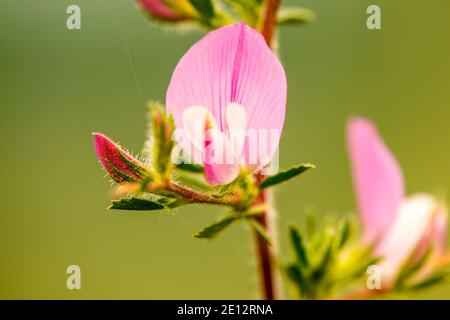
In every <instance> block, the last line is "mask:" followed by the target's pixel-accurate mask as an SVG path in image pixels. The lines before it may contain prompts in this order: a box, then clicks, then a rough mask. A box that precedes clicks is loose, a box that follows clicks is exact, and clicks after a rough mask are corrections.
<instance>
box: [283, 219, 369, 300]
mask: <svg viewBox="0 0 450 320" xmlns="http://www.w3.org/2000/svg"><path fill="white" fill-rule="evenodd" d="M310 227H311V226H310ZM314 228H315V230H313V231H312V232H311V235H308V236H305V235H304V234H303V233H302V232H301V231H300V230H299V229H298V228H297V227H295V226H291V227H290V228H289V239H290V243H291V247H292V251H293V253H294V257H295V259H294V260H293V261H291V262H290V263H288V264H287V265H285V266H284V268H283V270H284V274H285V275H286V278H287V280H288V282H289V283H290V285H291V288H293V289H294V290H293V291H294V294H295V295H296V297H297V298H305V299H322V298H328V297H331V296H334V295H335V294H336V293H338V292H340V291H341V290H343V289H344V288H346V287H348V286H350V285H352V284H354V283H355V282H358V281H361V280H362V276H363V275H364V274H365V272H366V269H367V267H368V266H370V265H371V264H373V263H374V262H375V260H374V259H373V258H372V257H371V250H370V248H368V247H366V246H363V245H361V244H359V243H358V242H356V241H353V240H354V239H353V238H355V233H354V229H353V227H352V222H351V221H350V220H348V219H344V220H342V221H335V220H329V221H326V222H324V223H323V224H322V225H320V226H315V227H314Z"/></svg>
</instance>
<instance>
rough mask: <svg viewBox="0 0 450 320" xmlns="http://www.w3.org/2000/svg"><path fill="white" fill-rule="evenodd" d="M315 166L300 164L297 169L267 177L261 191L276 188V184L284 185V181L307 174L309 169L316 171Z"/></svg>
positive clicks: (261, 185)
mask: <svg viewBox="0 0 450 320" xmlns="http://www.w3.org/2000/svg"><path fill="white" fill-rule="evenodd" d="M314 168H315V166H314V165H313V164H310V163H305V164H299V165H297V166H295V167H292V168H290V169H288V170H285V171H281V172H278V173H277V174H274V175H272V176H269V177H267V178H266V179H265V180H264V181H263V182H262V183H261V184H260V185H259V189H260V190H262V189H265V188H267V187H271V186H274V185H276V184H279V183H282V182H284V181H287V180H289V179H291V178H293V177H295V176H298V175H299V174H301V173H303V172H305V171H306V170H309V169H314Z"/></svg>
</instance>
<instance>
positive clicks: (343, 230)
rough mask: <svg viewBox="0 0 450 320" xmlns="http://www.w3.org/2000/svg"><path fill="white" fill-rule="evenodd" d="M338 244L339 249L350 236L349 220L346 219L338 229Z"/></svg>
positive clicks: (350, 226)
mask: <svg viewBox="0 0 450 320" xmlns="http://www.w3.org/2000/svg"><path fill="white" fill-rule="evenodd" d="M339 231H340V233H339V243H338V249H341V248H343V247H344V246H345V244H346V243H347V242H348V240H349V239H350V236H351V234H352V224H351V221H350V220H349V219H346V220H345V221H344V222H343V223H342V224H341V226H340V228H339Z"/></svg>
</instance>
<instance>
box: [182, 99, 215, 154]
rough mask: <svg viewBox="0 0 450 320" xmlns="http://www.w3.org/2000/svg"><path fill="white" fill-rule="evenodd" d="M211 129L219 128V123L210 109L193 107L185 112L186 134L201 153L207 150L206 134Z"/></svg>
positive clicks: (184, 124) (184, 126)
mask: <svg viewBox="0 0 450 320" xmlns="http://www.w3.org/2000/svg"><path fill="white" fill-rule="evenodd" d="M210 128H217V123H216V120H215V119H214V117H213V115H212V114H211V112H209V110H208V109H206V108H205V107H202V106H193V107H189V108H187V109H186V110H184V112H183V129H184V134H185V135H186V138H187V139H188V140H189V141H190V143H191V144H192V145H193V146H194V147H195V148H197V149H198V150H199V151H201V152H203V150H204V148H205V132H206V131H207V130H208V129H210Z"/></svg>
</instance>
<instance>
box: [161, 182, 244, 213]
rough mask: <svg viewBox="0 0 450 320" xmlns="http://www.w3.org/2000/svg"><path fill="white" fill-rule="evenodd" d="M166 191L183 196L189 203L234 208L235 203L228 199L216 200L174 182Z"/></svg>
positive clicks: (207, 194) (206, 194)
mask: <svg viewBox="0 0 450 320" xmlns="http://www.w3.org/2000/svg"><path fill="white" fill-rule="evenodd" d="M166 190H168V191H172V192H175V193H177V194H179V195H181V196H183V197H184V198H185V199H186V200H187V201H188V202H190V203H203V204H218V205H225V206H230V207H234V206H235V205H236V201H234V200H233V199H228V198H225V199H224V198H216V197H214V196H212V195H211V194H209V193H201V192H197V191H194V190H191V189H188V188H185V187H183V186H180V185H179V184H176V183H174V182H171V183H169V185H168V186H167V188H166Z"/></svg>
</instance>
